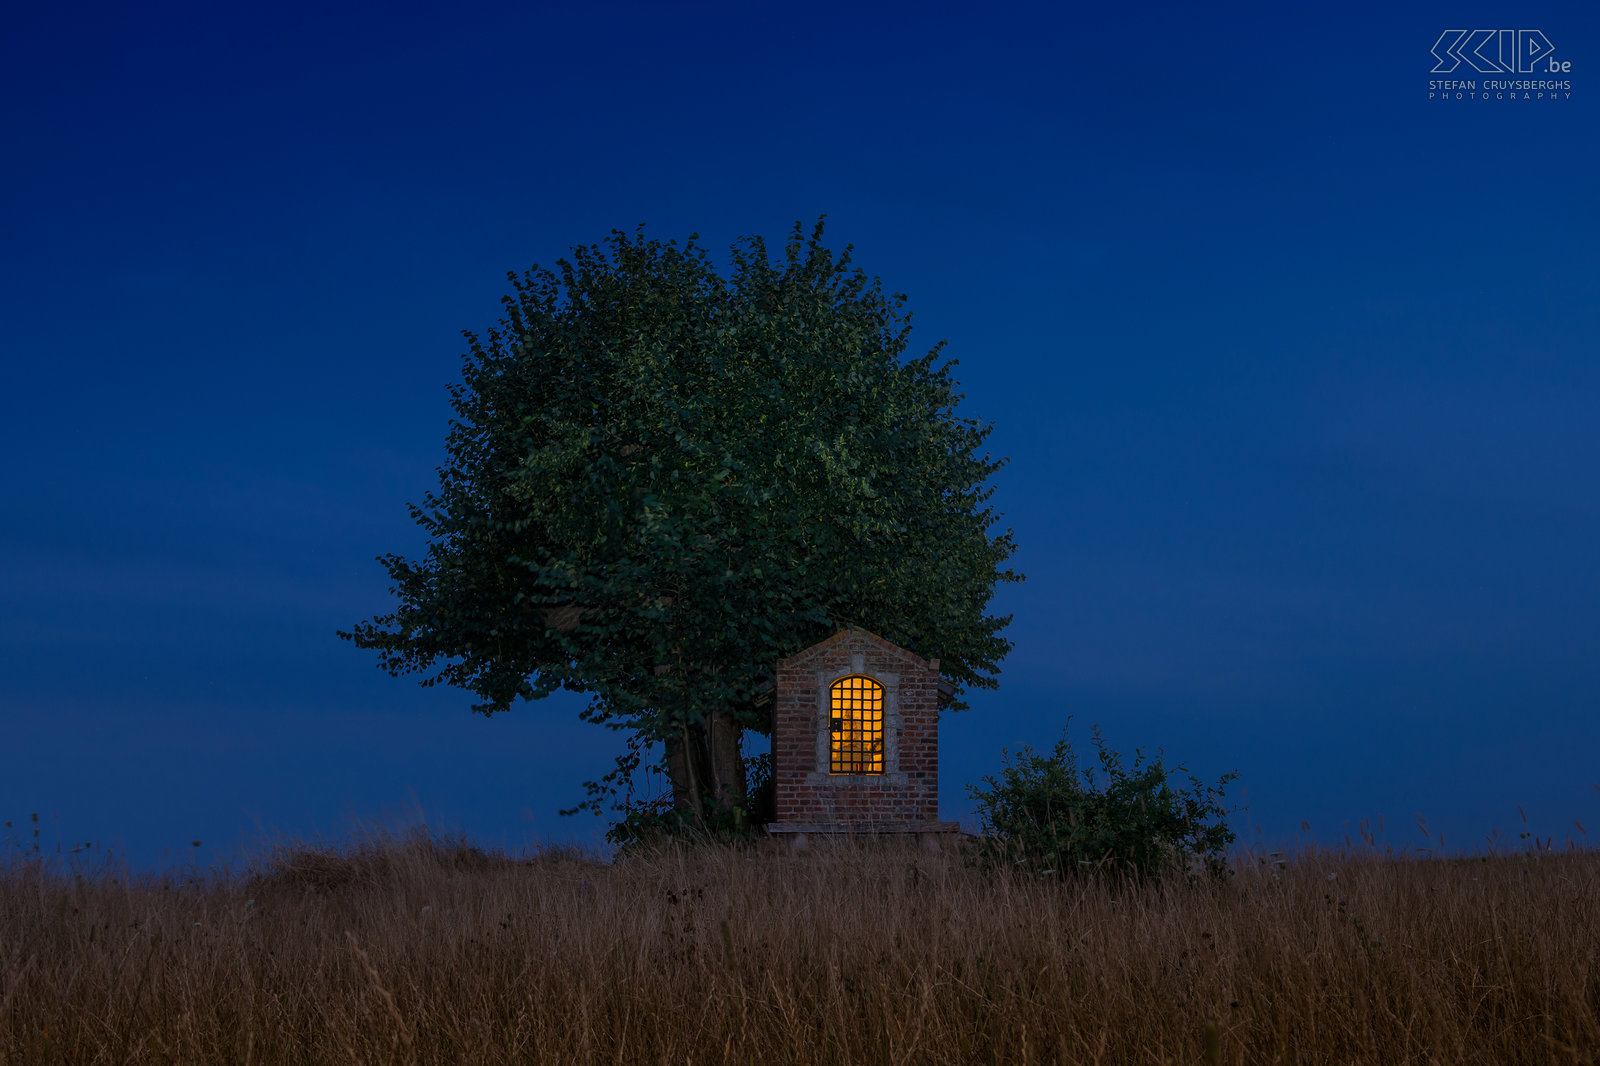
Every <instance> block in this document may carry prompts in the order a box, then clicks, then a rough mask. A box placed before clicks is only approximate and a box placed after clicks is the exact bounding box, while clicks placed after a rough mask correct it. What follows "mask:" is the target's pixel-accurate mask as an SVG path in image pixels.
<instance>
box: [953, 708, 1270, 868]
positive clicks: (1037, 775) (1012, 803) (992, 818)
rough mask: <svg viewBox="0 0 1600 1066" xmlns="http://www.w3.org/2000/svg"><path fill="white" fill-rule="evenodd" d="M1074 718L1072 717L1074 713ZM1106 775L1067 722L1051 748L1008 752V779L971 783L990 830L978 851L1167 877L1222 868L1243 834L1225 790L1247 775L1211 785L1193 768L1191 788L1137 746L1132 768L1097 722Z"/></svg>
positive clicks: (1044, 864)
mask: <svg viewBox="0 0 1600 1066" xmlns="http://www.w3.org/2000/svg"><path fill="white" fill-rule="evenodd" d="M1068 721H1069V722H1070V721H1071V719H1068ZM1092 735H1093V738H1094V744H1095V749H1096V752H1097V754H1098V759H1097V761H1098V763H1099V775H1098V776H1099V778H1100V780H1099V781H1098V782H1097V780H1096V774H1095V771H1094V769H1093V768H1091V767H1083V768H1080V767H1079V766H1078V761H1077V756H1076V754H1075V753H1074V752H1073V750H1072V745H1071V744H1070V743H1069V742H1068V740H1067V737H1066V732H1065V731H1064V730H1063V732H1062V736H1061V739H1060V740H1059V741H1057V742H1056V746H1055V748H1054V749H1053V750H1052V751H1051V752H1050V754H1048V755H1039V754H1037V753H1035V752H1034V751H1033V749H1031V748H1028V747H1023V748H1022V749H1021V750H1020V751H1019V752H1018V753H1017V754H1016V755H1015V756H1013V755H1011V754H1010V753H1009V752H1006V753H1004V755H1003V764H1004V765H1003V768H1002V770H1001V773H1000V777H999V778H998V779H996V778H994V777H986V778H984V779H983V782H982V784H983V785H986V786H987V787H979V786H976V785H969V786H968V788H967V791H968V793H969V794H970V795H971V796H972V798H973V799H975V800H977V801H978V813H979V817H980V820H981V823H982V827H983V838H982V840H981V841H980V843H979V844H978V846H977V851H976V858H977V860H978V861H979V862H980V863H981V864H983V865H988V866H1000V865H1012V866H1021V867H1023V868H1025V869H1028V870H1031V871H1033V872H1036V873H1040V874H1047V873H1048V874H1056V875H1067V874H1070V873H1076V872H1079V871H1083V870H1086V869H1087V870H1096V871H1109V872H1116V873H1130V874H1132V875H1134V876H1136V877H1139V878H1151V877H1160V876H1162V875H1165V874H1169V873H1172V872H1175V871H1181V870H1185V869H1189V868H1190V867H1191V865H1192V864H1193V863H1195V862H1199V863H1202V864H1203V865H1204V866H1205V868H1206V869H1207V870H1208V871H1209V872H1210V873H1212V874H1214V875H1217V876H1221V875H1222V874H1223V873H1224V872H1225V870H1226V866H1225V859H1226V853H1227V849H1228V847H1229V845H1231V844H1232V843H1233V841H1234V833H1233V830H1232V829H1230V828H1228V824H1227V820H1226V819H1227V816H1228V815H1229V814H1230V813H1232V812H1231V811H1230V810H1229V809H1228V808H1225V807H1223V806H1222V799H1223V791H1224V789H1225V788H1226V786H1227V785H1228V784H1229V783H1230V782H1232V781H1235V780H1237V779H1238V776H1239V775H1238V773H1237V772H1230V773H1226V774H1223V775H1222V777H1221V778H1219V779H1218V781H1217V783H1216V785H1214V786H1211V787H1209V788H1208V787H1206V786H1204V785H1202V784H1201V783H1200V781H1199V780H1198V779H1196V778H1195V777H1194V776H1193V775H1190V777H1189V782H1190V787H1189V788H1187V789H1179V788H1176V787H1174V785H1173V783H1172V782H1171V780H1170V779H1169V775H1170V774H1171V773H1185V774H1187V773H1188V770H1187V769H1186V768H1185V767H1182V766H1179V767H1177V768H1176V769H1175V770H1174V771H1168V769H1167V768H1166V766H1165V765H1164V764H1163V761H1162V756H1161V755H1160V754H1157V756H1156V758H1155V759H1154V760H1153V761H1147V760H1146V759H1145V754H1144V751H1143V749H1140V750H1139V751H1137V752H1135V757H1134V761H1133V765H1132V767H1129V768H1124V766H1123V763H1122V757H1121V756H1119V755H1118V754H1117V753H1116V752H1115V751H1112V750H1111V749H1110V748H1109V747H1108V746H1107V745H1106V742H1105V738H1104V737H1102V736H1101V735H1100V727H1099V726H1095V727H1094V729H1093V730H1092Z"/></svg>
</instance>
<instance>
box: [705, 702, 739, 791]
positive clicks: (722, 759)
mask: <svg viewBox="0 0 1600 1066" xmlns="http://www.w3.org/2000/svg"><path fill="white" fill-rule="evenodd" d="M706 727H707V729H708V730H709V732H710V734H711V736H710V738H709V739H710V744H709V748H710V755H711V779H712V781H714V782H715V789H716V791H715V795H716V798H717V802H718V803H720V804H721V805H722V806H723V807H724V808H727V807H743V806H744V799H745V796H744V792H745V789H744V784H745V782H744V757H743V756H742V755H740V754H739V734H740V732H741V730H740V729H739V725H738V723H737V722H735V721H734V720H733V715H732V714H729V713H728V712H727V711H726V710H717V711H713V712H712V713H711V716H710V717H709V718H708V719H706Z"/></svg>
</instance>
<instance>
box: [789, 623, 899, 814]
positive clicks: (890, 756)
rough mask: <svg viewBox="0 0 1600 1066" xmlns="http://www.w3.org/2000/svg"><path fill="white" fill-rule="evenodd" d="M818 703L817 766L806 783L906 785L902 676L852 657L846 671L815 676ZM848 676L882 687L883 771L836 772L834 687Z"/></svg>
mask: <svg viewBox="0 0 1600 1066" xmlns="http://www.w3.org/2000/svg"><path fill="white" fill-rule="evenodd" d="M812 676H813V677H814V678H815V686H816V689H815V691H816V703H815V704H814V710H813V715H814V718H813V721H814V729H813V732H814V734H815V738H816V761H815V762H814V763H813V764H812V765H813V766H815V767H817V768H818V769H814V770H812V771H810V772H809V773H807V774H806V783H807V784H810V785H815V786H817V787H818V788H837V789H849V788H861V787H869V788H876V787H880V786H894V787H903V786H905V785H908V784H910V777H909V775H907V774H906V773H905V772H904V771H902V770H901V769H900V737H901V734H902V733H903V732H904V730H905V720H904V718H903V717H902V716H901V713H900V675H899V674H898V673H891V672H887V671H880V670H873V669H869V668H868V666H867V662H866V656H865V655H862V654H860V653H856V654H852V655H851V656H850V663H849V665H848V667H846V668H845V669H843V670H836V671H828V670H819V671H817V672H816V673H815V674H814V675H812ZM847 677H865V678H869V679H870V680H872V681H876V682H877V683H878V684H879V685H880V686H882V688H883V770H882V771H880V772H875V773H862V774H852V773H834V772H833V770H832V767H833V731H832V729H831V724H832V720H833V686H834V684H835V682H838V681H842V680H844V679H845V678H847Z"/></svg>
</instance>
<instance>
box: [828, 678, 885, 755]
mask: <svg viewBox="0 0 1600 1066" xmlns="http://www.w3.org/2000/svg"><path fill="white" fill-rule="evenodd" d="M831 695H832V697H833V700H832V703H833V720H832V722H830V723H829V724H830V727H831V730H832V742H833V743H832V748H833V758H832V761H831V765H830V766H829V768H828V772H829V773H835V774H881V773H883V686H882V685H880V684H878V683H877V682H876V681H874V680H872V678H870V677H841V678H840V679H839V680H837V681H835V682H834V683H833V688H832V689H831Z"/></svg>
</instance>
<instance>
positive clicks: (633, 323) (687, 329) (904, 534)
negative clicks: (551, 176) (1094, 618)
mask: <svg viewBox="0 0 1600 1066" xmlns="http://www.w3.org/2000/svg"><path fill="white" fill-rule="evenodd" d="M641 229H642V227H641ZM821 238H822V223H821V221H820V220H819V221H818V223H817V225H816V228H815V230H814V231H813V233H812V234H811V237H810V239H809V240H807V239H805V238H804V237H803V235H802V232H801V229H800V226H799V225H798V224H796V226H795V228H794V231H793V233H792V235H791V238H790V240H789V242H788V244H787V245H786V247H785V250H784V257H783V259H782V261H780V262H778V263H776V264H774V263H770V262H769V261H768V257H767V252H766V248H765V246H764V244H763V242H762V241H761V239H760V238H759V237H751V238H746V239H745V240H744V241H743V242H742V244H736V245H735V246H734V248H733V250H732V261H733V271H732V274H731V276H730V277H728V278H726V279H725V278H723V277H721V276H720V275H719V274H718V273H717V271H716V270H715V269H714V268H713V266H712V264H711V263H710V262H709V260H708V259H707V257H706V253H705V251H704V250H703V249H701V248H699V247H697V246H696V245H695V243H694V238H693V237H691V238H690V240H689V242H688V244H687V245H686V246H685V247H683V248H679V247H678V246H677V245H676V243H675V242H668V243H667V244H666V245H663V244H661V243H659V242H658V241H654V240H650V241H646V240H645V239H644V237H643V234H642V233H638V234H636V235H635V236H634V237H633V238H631V239H630V237H629V236H628V235H627V234H624V233H622V232H621V231H613V233H612V236H611V238H610V239H609V240H608V242H607V244H608V249H607V250H606V251H602V250H601V249H600V248H598V247H589V248H576V249H574V250H573V253H572V259H571V260H570V261H569V260H560V261H558V262H557V271H556V272H552V271H549V270H541V269H538V268H535V269H533V270H530V271H529V272H527V273H526V274H525V275H524V276H523V277H522V278H520V279H519V278H517V277H516V275H515V274H511V275H508V277H509V278H510V281H511V284H512V286H513V289H514V294H512V295H507V296H505V297H504V298H503V299H502V301H501V302H502V305H503V306H504V309H505V316H504V318H503V319H502V320H501V322H500V324H499V325H498V326H497V327H495V328H491V329H490V330H489V331H488V333H487V335H486V336H485V337H483V338H480V337H479V336H477V335H475V334H473V333H471V332H467V333H465V336H466V338H467V341H468V346H469V348H470V351H469V352H468V354H467V355H465V356H464V357H463V365H462V379H461V381H460V382H459V383H458V384H457V385H455V386H454V387H453V388H452V389H451V397H452V401H453V406H454V408H455V412H456V418H455V420H454V422H453V423H452V427H451V431H450V435H449V438H448V441H447V451H448V458H447V460H446V462H445V464H444V466H442V467H441V468H440V471H439V474H440V486H439V489H438V491H437V492H435V493H429V494H428V495H427V497H426V498H425V501H424V503H423V505H422V506H412V508H411V513H412V516H413V517H414V518H415V520H416V521H417V523H418V524H419V525H421V526H422V527H423V529H424V530H425V531H426V532H427V534H428V537H429V546H428V549H427V554H426V556H425V557H424V558H423V559H421V560H419V561H412V560H407V559H404V558H401V557H399V556H397V555H386V556H383V557H381V558H380V560H379V561H380V562H381V563H382V564H383V565H384V566H385V568H386V569H387V570H388V572H389V575H390V577H391V578H392V580H393V582H394V587H393V589H392V591H393V592H394V594H395V595H396V596H397V597H398V600H399V604H398V606H397V608H396V609H395V610H394V611H392V612H390V613H388V614H383V615H379V616H378V617H376V618H374V619H372V620H371V621H368V622H363V623H361V624H358V625H356V626H355V627H354V628H353V629H352V630H351V631H350V632H347V633H341V634H340V635H341V636H343V637H345V638H346V639H349V640H352V641H353V642H354V643H355V644H356V645H357V646H358V647H362V648H368V649H372V650H374V651H376V652H377V653H378V655H379V658H380V664H381V665H382V666H383V667H384V668H386V669H388V670H389V671H391V672H392V673H395V674H402V673H409V672H422V673H423V674H424V675H425V676H424V677H423V679H422V684H424V685H433V684H438V683H441V682H443V683H445V684H449V685H454V686H458V687H460V688H463V689H465V690H467V691H470V692H472V693H474V694H475V695H476V696H477V697H478V702H477V703H476V704H475V705H474V710H476V711H479V712H481V713H483V714H486V715H487V714H492V713H495V712H497V711H503V710H506V709H508V708H509V707H510V706H511V705H512V704H513V703H514V702H516V701H517V700H519V699H526V700H534V699H538V698H540V697H543V696H546V695H548V694H550V693H551V692H554V691H556V690H558V689H568V690H571V691H576V692H582V693H586V694H588V695H589V697H590V703H589V706H588V708H587V710H585V711H584V713H583V717H585V718H586V719H588V720H590V721H594V722H598V723H603V724H605V725H607V726H609V727H611V728H615V729H626V730H630V731H631V735H632V739H633V740H635V741H637V742H638V743H635V744H633V745H630V748H629V752H628V754H626V755H624V756H623V757H622V758H621V759H619V760H618V767H617V770H616V771H614V772H613V773H611V774H609V775H607V776H606V777H605V778H604V779H603V780H602V781H600V782H591V783H590V784H589V796H588V799H587V800H586V801H585V802H584V803H582V804H580V807H587V808H590V809H593V810H595V811H596V812H598V811H599V810H600V807H601V805H602V804H603V803H604V802H605V801H606V800H608V799H612V800H614V799H615V797H616V795H617V794H618V792H619V789H620V786H621V785H622V783H623V782H624V781H625V780H626V779H627V777H628V776H629V775H630V774H631V773H632V772H633V771H634V770H635V769H637V768H638V766H639V760H640V757H641V750H642V747H641V746H642V745H648V744H650V743H655V742H663V741H665V740H667V739H668V738H680V737H690V736H691V734H693V733H694V730H696V729H698V728H699V727H700V726H701V725H702V724H703V723H704V722H705V721H706V720H707V718H708V717H709V716H710V715H711V714H712V713H713V712H720V713H727V714H731V715H732V716H733V720H734V721H735V722H736V724H737V725H738V727H739V728H741V729H752V730H756V731H758V732H761V733H769V732H770V729H771V724H770V723H771V709H770V706H767V707H761V706H759V705H758V704H757V702H756V699H755V695H756V690H757V687H758V686H759V685H760V684H761V683H762V682H763V681H765V680H768V679H770V677H771V675H772V669H773V666H774V664H775V663H776V661H777V660H778V659H779V658H781V657H783V656H786V655H791V654H794V653H795V652H797V651H800V650H802V649H803V648H805V647H807V646H809V645H810V644H812V643H814V642H816V641H818V640H821V639H823V638H825V637H827V636H830V635H832V634H833V633H834V632H836V631H837V630H838V629H840V628H842V627H845V626H850V625H860V626H863V627H865V628H867V629H870V630H872V631H873V632H876V633H878V634H880V635H882V636H883V637H885V638H886V639H888V640H891V641H894V642H895V643H897V644H900V645H902V646H904V647H908V648H911V649H914V650H916V651H917V652H918V653H919V654H922V655H925V656H930V657H938V658H939V659H940V660H941V663H942V664H943V672H944V674H945V676H946V677H947V678H948V679H950V680H951V681H953V682H955V683H956V685H957V690H958V693H959V692H960V691H962V690H963V689H964V688H965V687H967V686H972V687H978V688H993V687H995V685H996V682H995V680H994V675H995V674H996V673H997V671H998V669H999V662H1000V660H1001V659H1002V658H1003V657H1004V656H1005V654H1006V652H1007V651H1008V650H1009V649H1010V647H1011V643H1010V642H1009V641H1007V640H1005V639H1004V638H1003V637H1001V636H1000V632H1001V630H1002V629H1003V628H1004V627H1005V625H1006V624H1007V623H1008V622H1009V620H1010V619H1009V618H1008V617H996V616H994V615H991V614H989V613H987V606H988V603H989V600H990V598H991V596H992V594H993V590H994V586H995V584H996V582H1002V581H1019V580H1021V575H1019V574H1016V573H1015V572H1013V571H1011V570H1008V569H1003V568H1002V564H1003V562H1004V561H1005V560H1006V559H1007V558H1008V557H1009V556H1010V555H1011V554H1012V552H1013V544H1012V539H1011V533H1010V532H1009V531H1007V532H1005V533H1003V534H997V535H993V536H991V535H990V533H989V530H990V527H991V526H993V525H994V523H995V522H996V521H997V518H996V516H995V514H994V513H993V512H992V510H991V509H990V508H989V507H988V506H987V505H986V501H987V500H988V498H989V496H990V493H991V492H992V489H990V488H989V487H987V486H986V484H985V481H986V479H987V478H988V477H989V476H990V475H991V474H992V473H993V472H994V471H996V470H997V469H999V467H1000V466H1001V465H1002V464H1003V460H996V459H991V458H989V457H988V456H986V455H980V454H979V453H978V450H977V449H978V448H979V446H980V445H981V443H982V442H983V440H984V438H985V437H986V436H987V435H988V433H989V429H988V427H987V426H984V425H980V424H979V423H978V422H976V421H973V420H971V419H967V418H961V417H958V416H957V414H956V411H955V406H956V403H957V401H958V400H959V399H960V394H959V393H958V392H957V391H956V383H955V381H954V380H953V379H952V377H951V367H952V366H953V365H954V364H953V363H941V362H940V361H939V351H940V347H935V348H934V349H933V350H932V351H930V352H928V353H927V354H926V355H923V356H921V357H919V358H914V359H902V355H903V353H904V351H905V349H906V347H907V344H908V335H909V332H910V325H909V319H910V316H909V314H904V313H903V311H902V308H903V305H904V300H905V297H903V296H899V295H896V296H893V297H889V296H885V294H884V293H883V291H882V289H881V286H880V284H879V282H878V281H876V280H873V281H872V282H871V283H870V284H869V283H868V282H867V280H866V278H865V277H864V275H863V274H862V273H861V271H859V270H852V269H847V266H848V263H849V259H850V256H849V249H848V248H846V250H845V252H844V254H843V255H842V256H839V257H838V258H835V257H834V256H833V254H832V253H830V252H829V251H828V250H827V249H826V248H824V247H823V245H822V243H821ZM562 618H566V619H568V620H571V619H573V618H576V619H578V624H576V625H575V626H573V625H563V624H561V619H562ZM961 706H964V704H961V703H960V702H959V700H958V701H957V707H958V708H959V707H961Z"/></svg>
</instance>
